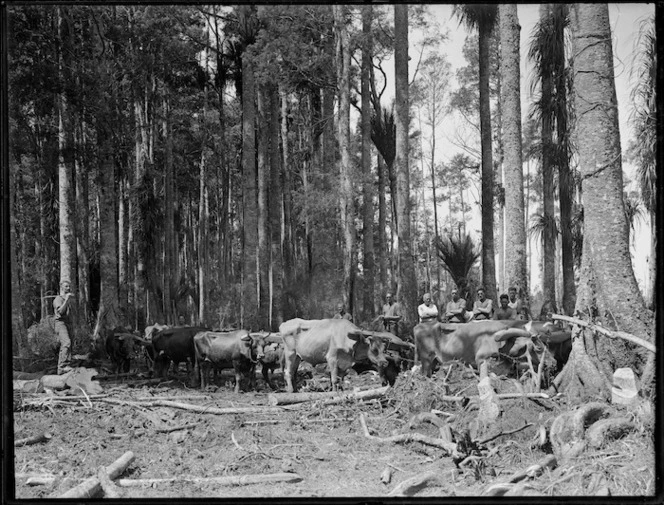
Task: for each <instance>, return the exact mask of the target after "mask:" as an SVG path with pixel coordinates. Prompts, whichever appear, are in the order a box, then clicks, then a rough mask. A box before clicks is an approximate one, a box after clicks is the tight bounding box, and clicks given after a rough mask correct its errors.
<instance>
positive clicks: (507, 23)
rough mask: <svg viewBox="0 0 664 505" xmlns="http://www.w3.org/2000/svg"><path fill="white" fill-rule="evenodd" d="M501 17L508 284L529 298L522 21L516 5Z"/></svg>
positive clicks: (505, 6) (504, 6) (503, 7)
mask: <svg viewBox="0 0 664 505" xmlns="http://www.w3.org/2000/svg"><path fill="white" fill-rule="evenodd" d="M498 11H499V13H500V14H499V15H500V47H501V66H500V69H501V94H500V100H501V102H502V107H501V110H502V113H503V117H502V123H503V152H504V164H503V166H504V170H505V221H506V227H505V243H506V244H509V247H510V252H509V254H506V255H505V284H503V286H502V287H503V288H510V287H516V289H517V292H518V293H519V296H520V297H521V298H522V299H525V298H527V297H528V272H527V269H526V230H525V228H524V225H523V223H524V220H525V219H524V203H523V157H522V146H521V93H520V88H519V86H520V71H519V30H520V26H519V20H518V17H517V9H516V4H501V5H499V6H498Z"/></svg>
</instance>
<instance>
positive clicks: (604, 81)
mask: <svg viewBox="0 0 664 505" xmlns="http://www.w3.org/2000/svg"><path fill="white" fill-rule="evenodd" d="M571 19H572V27H573V37H572V45H573V51H574V54H575V55H576V56H575V60H574V103H575V108H576V114H577V125H576V135H575V137H576V138H577V139H578V141H577V143H578V155H579V167H580V169H581V177H582V181H583V182H582V185H583V209H584V242H583V256H582V268H581V281H580V283H579V288H580V289H579V292H578V293H577V300H576V307H575V308H576V312H578V313H580V314H584V315H587V314H590V315H591V319H595V318H597V319H599V321H601V323H602V325H603V326H605V327H607V328H610V329H617V330H620V331H626V332H628V333H631V334H633V335H636V336H638V337H641V338H643V339H645V340H648V341H649V342H653V341H654V340H655V333H654V318H653V314H652V312H650V311H649V310H648V309H647V308H646V307H645V303H644V300H643V297H642V296H641V293H640V291H639V288H638V285H637V283H636V279H635V277H634V271H633V269H632V264H631V260H630V253H629V230H628V227H629V224H628V222H627V219H626V217H625V212H624V207H623V175H622V163H621V156H620V153H621V150H620V132H619V127H618V106H617V100H616V90H615V82H614V75H613V50H612V47H611V29H610V24H609V11H608V6H607V4H574V5H573V6H572V7H571ZM583 333H584V338H583V339H575V341H574V347H573V350H572V354H571V356H570V359H569V361H568V363H567V365H566V366H565V368H564V370H563V373H562V374H560V375H559V377H557V378H556V383H557V384H559V385H561V387H562V388H563V389H565V390H566V392H567V393H568V394H569V395H570V396H571V397H573V398H574V397H581V398H585V399H590V398H596V397H598V396H599V397H605V398H608V397H610V394H611V389H610V388H611V377H612V373H613V371H614V370H615V369H617V368H620V367H625V366H628V367H633V368H636V370H637V371H639V372H642V377H641V378H642V384H643V385H644V386H645V387H646V389H649V388H650V387H651V386H652V381H653V378H654V368H653V365H654V353H648V354H646V351H645V350H643V349H642V348H635V346H634V345H632V344H630V343H627V342H625V341H623V340H618V339H611V340H610V339H607V338H604V337H595V336H594V335H592V334H591V332H589V331H584V332H583ZM644 362H645V363H646V365H645V366H644V365H643V363H644Z"/></svg>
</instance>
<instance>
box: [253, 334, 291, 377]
mask: <svg viewBox="0 0 664 505" xmlns="http://www.w3.org/2000/svg"><path fill="white" fill-rule="evenodd" d="M252 335H253V334H252ZM260 335H261V336H262V337H263V338H261V339H260V340H259V341H258V343H257V345H258V354H259V355H260V356H261V357H260V358H258V362H259V363H260V365H261V373H262V374H263V379H265V382H266V383H267V385H268V386H270V388H272V389H273V390H276V389H277V388H276V386H275V385H274V382H273V381H272V379H271V378H270V372H271V373H272V377H274V371H275V370H276V369H277V368H281V370H282V371H283V370H284V345H283V341H282V340H281V338H279V337H276V335H275V336H272V335H271V334H270V333H267V332H265V333H261V334H260ZM275 338H276V340H275Z"/></svg>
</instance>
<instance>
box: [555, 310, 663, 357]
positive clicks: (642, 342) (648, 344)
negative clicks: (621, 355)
mask: <svg viewBox="0 0 664 505" xmlns="http://www.w3.org/2000/svg"><path fill="white" fill-rule="evenodd" d="M551 317H552V318H553V319H558V320H560V321H566V322H568V323H572V324H576V325H577V326H583V327H584V328H588V329H589V330H592V331H595V332H597V333H601V334H602V335H604V336H606V337H609V338H622V339H623V340H627V341H628V342H632V343H633V344H636V345H640V346H641V347H643V348H645V349H648V350H649V351H650V352H655V344H653V343H651V342H648V341H647V340H644V339H642V338H639V337H635V336H634V335H632V334H631V333H627V332H624V331H611V330H607V329H606V328H602V327H601V326H598V325H596V324H592V323H589V322H587V321H583V320H582V319H578V318H576V317H570V316H561V315H559V314H553V315H552V316H551Z"/></svg>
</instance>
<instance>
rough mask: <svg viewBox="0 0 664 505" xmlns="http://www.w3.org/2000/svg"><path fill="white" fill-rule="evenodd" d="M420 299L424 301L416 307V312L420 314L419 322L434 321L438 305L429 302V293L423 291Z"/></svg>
mask: <svg viewBox="0 0 664 505" xmlns="http://www.w3.org/2000/svg"><path fill="white" fill-rule="evenodd" d="M422 301H423V302H424V303H423V304H422V305H420V306H419V307H417V313H418V314H419V316H420V323H428V322H430V321H436V320H437V319H438V307H436V306H435V305H434V304H433V303H431V295H430V294H429V293H424V296H422Z"/></svg>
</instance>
